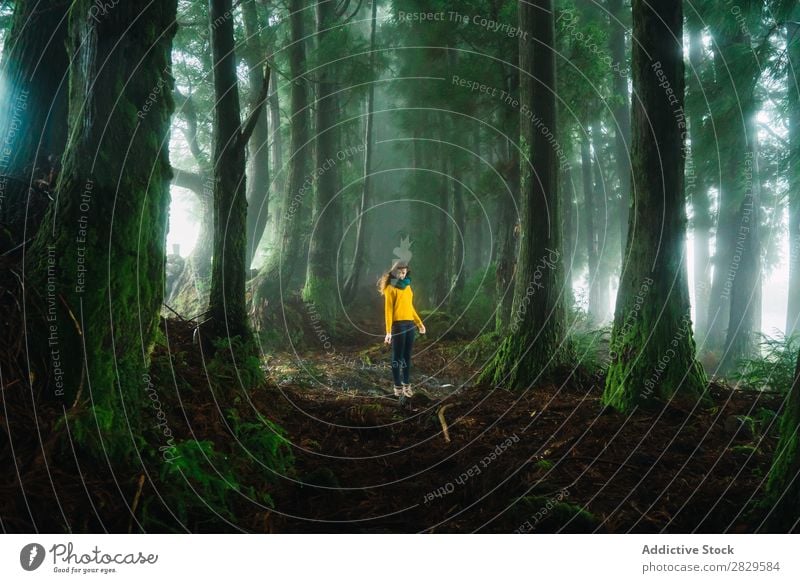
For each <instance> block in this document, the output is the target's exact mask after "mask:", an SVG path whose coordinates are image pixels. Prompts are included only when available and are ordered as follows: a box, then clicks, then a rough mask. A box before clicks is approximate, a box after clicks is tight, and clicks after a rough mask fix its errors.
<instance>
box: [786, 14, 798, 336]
mask: <svg viewBox="0 0 800 583" xmlns="http://www.w3.org/2000/svg"><path fill="white" fill-rule="evenodd" d="M793 16H794V20H793V21H792V22H790V23H788V24H787V26H786V42H787V47H786V52H787V55H788V57H789V65H788V66H787V67H786V86H787V87H786V88H787V93H788V95H787V102H788V104H787V105H788V107H787V112H788V115H789V120H788V121H789V147H790V150H791V153H790V160H791V163H790V165H789V177H788V179H789V302H788V310H787V314H786V335H787V336H789V335H791V334H794V333H796V332H798V331H800V8H796V9H795V12H794V15H793Z"/></svg>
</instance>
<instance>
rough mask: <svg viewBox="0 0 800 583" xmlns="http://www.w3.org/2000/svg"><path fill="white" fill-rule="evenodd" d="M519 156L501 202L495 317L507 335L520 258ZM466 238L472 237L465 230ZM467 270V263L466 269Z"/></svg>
mask: <svg viewBox="0 0 800 583" xmlns="http://www.w3.org/2000/svg"><path fill="white" fill-rule="evenodd" d="M519 164H520V163H519V154H518V153H516V151H514V154H512V157H511V158H510V159H509V164H508V165H507V166H506V168H507V170H506V171H505V172H504V179H505V181H506V191H505V192H503V193H502V194H501V195H500V199H499V201H498V206H499V207H500V208H499V215H500V217H499V219H500V224H499V226H500V244H499V248H498V251H497V268H496V271H495V297H496V298H497V301H498V302H499V304H498V306H497V312H496V313H495V331H496V332H497V333H499V334H504V333H505V332H506V329H507V327H508V324H509V318H510V316H511V306H512V303H513V300H514V285H513V284H514V266H515V265H516V257H517V235H518V233H517V230H516V224H517V217H516V214H515V212H514V211H515V210H516V202H515V201H516V193H517V192H519V187H520V184H519V170H520V165H519ZM464 232H465V234H466V233H469V231H468V230H466V229H465V231H464ZM464 268H466V263H465V265H464Z"/></svg>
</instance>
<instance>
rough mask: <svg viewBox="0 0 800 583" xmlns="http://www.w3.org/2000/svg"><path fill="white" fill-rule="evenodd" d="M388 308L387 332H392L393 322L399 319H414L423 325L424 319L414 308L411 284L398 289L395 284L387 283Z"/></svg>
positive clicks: (385, 297) (416, 322)
mask: <svg viewBox="0 0 800 583" xmlns="http://www.w3.org/2000/svg"><path fill="white" fill-rule="evenodd" d="M383 296H384V299H385V305H386V309H385V310H384V313H385V315H386V333H387V334H391V333H392V322H396V321H397V320H414V323H415V324H416V325H417V326H422V319H421V318H420V317H419V314H417V311H416V310H415V309H414V303H413V301H414V292H413V291H411V286H410V285H407V286H406V287H405V289H397V288H396V287H394V286H393V285H387V286H386V287H385V288H384V290H383Z"/></svg>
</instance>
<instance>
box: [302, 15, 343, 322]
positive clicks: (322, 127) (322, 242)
mask: <svg viewBox="0 0 800 583" xmlns="http://www.w3.org/2000/svg"><path fill="white" fill-rule="evenodd" d="M316 15H317V42H318V43H319V48H320V50H319V53H320V54H324V55H325V58H326V59H328V58H330V62H323V63H320V64H319V66H318V67H317V69H316V74H317V76H318V77H319V81H318V83H317V100H316V102H315V104H314V112H315V116H316V127H315V128H314V129H315V132H316V133H315V137H314V140H315V145H316V148H315V150H316V158H317V168H316V172H315V174H316V177H317V179H316V189H315V191H314V198H313V218H312V221H311V223H312V227H311V236H310V237H311V238H310V241H309V253H308V264H307V272H306V282H305V286H304V287H303V300H304V301H306V302H309V303H312V304H313V305H314V307H315V309H316V310H317V312H318V313H319V314H320V316H321V317H323V318H324V319H325V320H327V321H334V320H335V319H336V315H337V314H338V313H339V294H338V293H334V290H336V285H337V281H338V280H339V278H338V276H337V274H336V250H337V248H338V243H339V233H340V228H341V214H342V213H341V202H340V201H341V197H339V196H337V195H338V194H339V192H338V190H339V182H340V181H339V166H338V160H337V155H338V153H339V150H340V148H341V145H340V140H339V128H338V125H337V123H336V113H337V110H338V101H339V100H338V98H337V92H336V89H335V88H336V86H335V85H334V82H333V81H334V78H335V76H336V73H337V67H336V66H335V61H336V56H337V55H336V51H335V50H334V47H336V46H337V45H339V44H340V39H339V38H337V33H339V32H341V28H340V29H338V30H336V29H334V28H333V27H334V23H335V20H336V6H335V3H334V2H318V3H317V5H316Z"/></svg>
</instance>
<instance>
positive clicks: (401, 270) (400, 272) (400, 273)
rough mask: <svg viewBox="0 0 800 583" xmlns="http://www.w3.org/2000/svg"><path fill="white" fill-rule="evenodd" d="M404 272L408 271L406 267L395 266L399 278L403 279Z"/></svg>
mask: <svg viewBox="0 0 800 583" xmlns="http://www.w3.org/2000/svg"><path fill="white" fill-rule="evenodd" d="M406 273H408V267H398V268H397V276H398V277H399V278H400V279H405V277H406Z"/></svg>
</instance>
